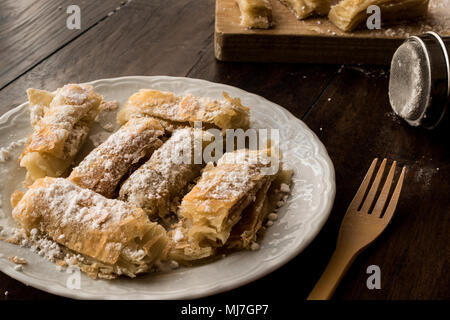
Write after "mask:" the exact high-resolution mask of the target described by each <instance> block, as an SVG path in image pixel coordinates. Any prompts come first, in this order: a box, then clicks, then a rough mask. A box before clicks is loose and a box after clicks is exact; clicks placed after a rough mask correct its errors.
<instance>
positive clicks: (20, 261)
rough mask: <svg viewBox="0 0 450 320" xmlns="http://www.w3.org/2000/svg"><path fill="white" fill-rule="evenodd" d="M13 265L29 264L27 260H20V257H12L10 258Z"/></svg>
mask: <svg viewBox="0 0 450 320" xmlns="http://www.w3.org/2000/svg"><path fill="white" fill-rule="evenodd" d="M8 259H9V260H10V261H11V262H12V263H15V264H27V260H25V259H23V258H19V257H18V256H11V257H9V258H8Z"/></svg>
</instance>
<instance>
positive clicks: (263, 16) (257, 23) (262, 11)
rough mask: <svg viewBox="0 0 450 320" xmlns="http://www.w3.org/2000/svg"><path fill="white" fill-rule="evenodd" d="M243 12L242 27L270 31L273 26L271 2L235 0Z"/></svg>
mask: <svg viewBox="0 0 450 320" xmlns="http://www.w3.org/2000/svg"><path fill="white" fill-rule="evenodd" d="M235 1H236V3H237V5H238V6H239V10H240V12H241V25H242V26H244V27H246V28H250V29H253V28H259V29H268V28H270V27H271V26H272V5H271V4H270V1H269V0H235Z"/></svg>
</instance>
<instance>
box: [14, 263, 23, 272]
mask: <svg viewBox="0 0 450 320" xmlns="http://www.w3.org/2000/svg"><path fill="white" fill-rule="evenodd" d="M14 270H16V271H23V267H22V265H21V264H18V265H16V266H15V267H14Z"/></svg>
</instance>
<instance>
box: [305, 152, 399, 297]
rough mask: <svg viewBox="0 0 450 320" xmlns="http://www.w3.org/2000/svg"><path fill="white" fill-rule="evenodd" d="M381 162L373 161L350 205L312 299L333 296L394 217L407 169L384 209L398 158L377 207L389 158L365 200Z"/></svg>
mask: <svg viewBox="0 0 450 320" xmlns="http://www.w3.org/2000/svg"><path fill="white" fill-rule="evenodd" d="M377 162H378V159H374V160H373V161H372V164H371V166H370V168H369V171H367V174H366V176H365V177H364V180H363V182H362V184H361V186H360V187H359V189H358V191H357V192H356V195H355V197H354V198H353V201H352V202H351V204H350V206H349V207H348V209H347V212H346V214H345V216H344V219H343V221H342V224H341V229H340V230H339V235H338V239H337V244H336V250H335V251H334V253H333V256H332V257H331V260H330V262H329V263H328V265H327V267H326V269H325V271H324V273H323V274H322V277H321V278H320V279H319V281H318V282H317V284H316V286H315V287H314V289H313V290H312V291H311V293H310V294H309V296H308V300H327V299H330V298H331V296H332V295H333V293H334V291H335V290H336V288H337V286H338V284H339V282H340V281H341V279H342V277H343V276H344V275H345V273H346V272H347V270H348V268H349V267H350V265H351V264H352V262H353V261H354V260H355V258H356V256H357V255H358V254H359V253H360V252H361V251H362V250H363V249H365V248H366V247H367V246H368V245H369V244H371V243H372V242H373V241H374V240H375V239H376V238H377V237H378V236H379V235H380V234H381V232H383V230H384V229H385V228H386V226H387V225H388V223H389V221H390V220H391V218H392V216H393V214H394V211H395V208H396V206H397V202H398V198H399V196H400V192H401V190H402V185H403V180H404V178H405V172H406V168H405V167H403V169H402V173H401V174H400V178H399V180H398V182H397V185H396V187H395V189H394V192H393V194H392V197H391V199H390V201H389V204H388V205H387V208H386V210H383V209H384V208H385V204H386V202H387V199H388V196H389V192H390V190H391V185H392V182H393V180H394V173H395V167H396V165H397V163H396V161H394V163H393V164H392V166H391V169H390V170H389V174H388V176H387V178H386V182H385V183H384V186H383V189H382V190H381V193H380V195H379V196H378V200H377V202H376V204H375V206H374V208H373V210H372V211H371V212H369V210H370V208H371V206H372V203H373V201H374V199H375V195H376V193H377V190H378V186H379V185H380V181H381V178H382V176H383V172H384V168H385V167H386V159H384V160H383V162H382V163H381V165H380V168H379V169H378V172H377V175H376V177H375V180H374V181H373V184H372V187H371V188H370V190H369V193H367V196H366V198H365V199H364V195H365V194H366V190H367V188H368V187H369V183H370V181H371V179H372V176H373V173H374V171H375V166H376V164H377ZM363 200H364V202H363ZM383 212H384V214H383Z"/></svg>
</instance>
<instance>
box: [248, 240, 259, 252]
mask: <svg viewBox="0 0 450 320" xmlns="http://www.w3.org/2000/svg"><path fill="white" fill-rule="evenodd" d="M250 249H251V250H252V251H256V250H259V244H258V243H257V242H253V243H252V244H251V246H250Z"/></svg>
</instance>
